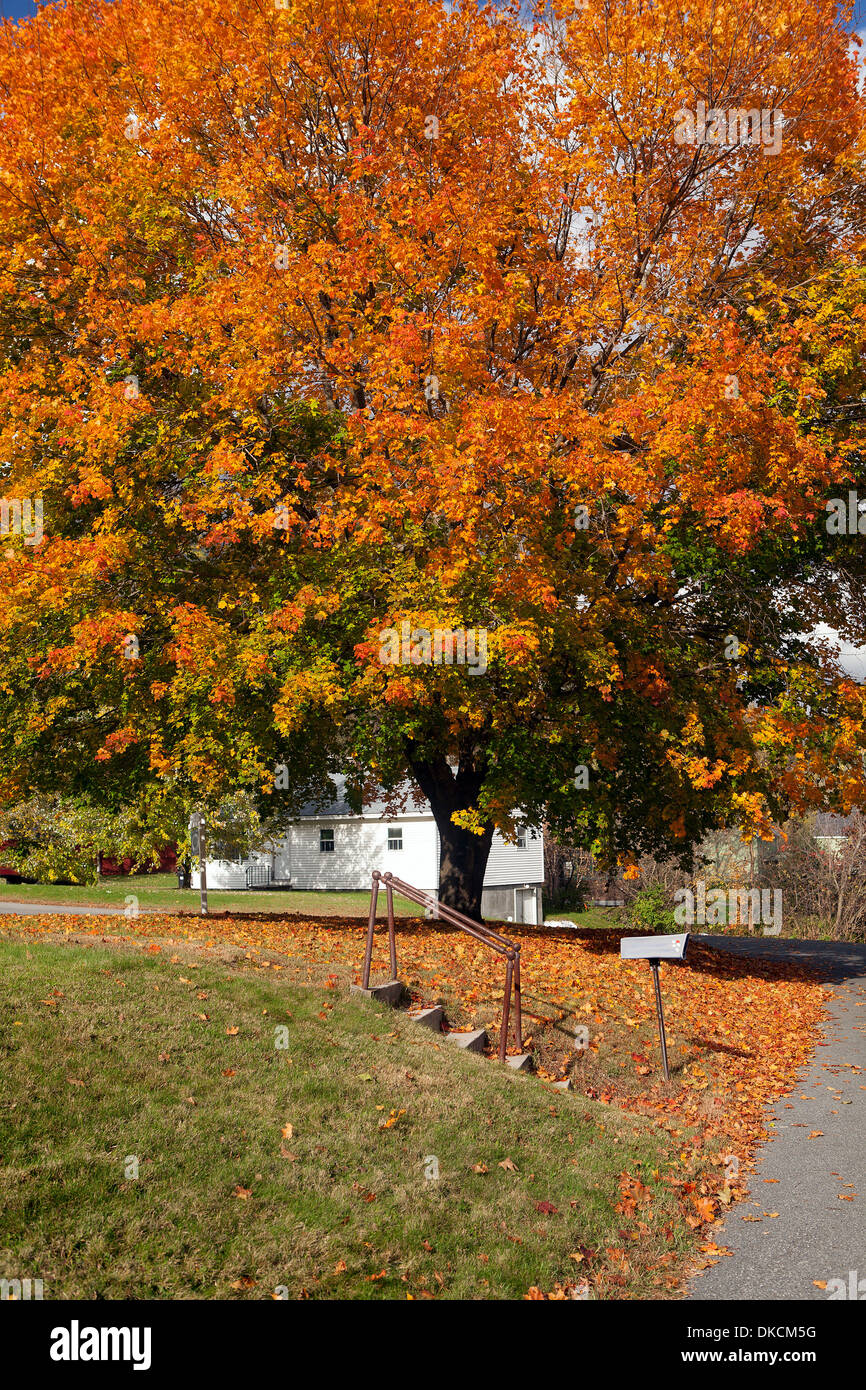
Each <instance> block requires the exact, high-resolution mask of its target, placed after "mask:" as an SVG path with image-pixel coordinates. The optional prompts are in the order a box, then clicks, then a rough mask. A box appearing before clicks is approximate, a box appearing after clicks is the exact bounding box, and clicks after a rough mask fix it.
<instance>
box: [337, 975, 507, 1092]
mask: <svg viewBox="0 0 866 1390" xmlns="http://www.w3.org/2000/svg"><path fill="white" fill-rule="evenodd" d="M351 990H352V993H353V994H363V995H364V997H365V998H366V999H378V1000H379V1001H380V1002H381V1003H382V1004H390V1005H391V1006H392V1007H393V1008H396V1006H397V1005H398V1004H399V1003H400V1001H401V1000H402V999H403V996H404V995H405V994H407V993H408V990H407V989H406V987H405V985H404V984H403V983H402V981H401V980H388V981H387V982H386V983H385V984H383V985H373V986H372V987H371V988H370V989H362V988H361V986H360V985H352V987H351ZM406 1017H407V1018H411V1020H412V1022H413V1023H417V1024H419V1025H420V1027H422V1028H429V1029H430V1030H431V1032H434V1033H443V1034H444V1036H445V1038H447V1040H448V1042H450V1043H453V1044H454V1046H455V1047H459V1048H460V1049H461V1050H462V1051H463V1052H482V1053H483V1052H484V1050H485V1048H486V1047H487V1046H488V1043H489V1041H490V1040H489V1038H488V1036H487V1033H486V1031H485V1029H484V1028H473V1029H468V1030H461V1031H459V1032H457V1031H453V1032H450V1033H445V1032H444V1026H445V1010H444V1009H443V1008H442V1005H441V1004H434V1005H433V1006H432V1007H431V1008H428V1009H409V1010H408V1012H407V1014H406ZM505 1062H506V1065H507V1066H509V1067H510V1068H511V1070H512V1071H532V1070H533V1060H532V1054H531V1053H530V1052H521V1053H520V1054H519V1055H518V1056H516V1057H506V1059H505Z"/></svg>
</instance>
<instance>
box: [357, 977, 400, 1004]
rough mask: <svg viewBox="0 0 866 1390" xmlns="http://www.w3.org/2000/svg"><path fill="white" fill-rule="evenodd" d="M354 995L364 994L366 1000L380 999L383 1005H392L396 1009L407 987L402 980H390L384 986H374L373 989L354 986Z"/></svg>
mask: <svg viewBox="0 0 866 1390" xmlns="http://www.w3.org/2000/svg"><path fill="white" fill-rule="evenodd" d="M351 988H352V993H353V994H363V995H364V997H365V999H378V1000H379V1001H380V1003H382V1004H391V1005H393V1006H395V1007H396V1005H397V1004H399V1003H400V1000H401V999H402V998H403V995H404V993H405V992H406V986H405V985H404V984H403V983H402V982H401V981H400V980H388V982H387V983H386V984H384V985H373V987H372V988H371V989H362V988H361V986H360V985H352V987H351Z"/></svg>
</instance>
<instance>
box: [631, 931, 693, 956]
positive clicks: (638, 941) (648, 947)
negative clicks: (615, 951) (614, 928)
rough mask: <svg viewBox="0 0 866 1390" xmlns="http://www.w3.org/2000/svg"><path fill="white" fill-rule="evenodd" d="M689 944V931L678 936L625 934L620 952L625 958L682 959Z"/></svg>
mask: <svg viewBox="0 0 866 1390" xmlns="http://www.w3.org/2000/svg"><path fill="white" fill-rule="evenodd" d="M688 944H689V934H688V932H679V933H678V935H676V936H624V937H622V939H621V941H620V943H619V953H620V955H621V956H622V958H623V960H682V959H683V957H684V956H685V954H686V947H687V946H688Z"/></svg>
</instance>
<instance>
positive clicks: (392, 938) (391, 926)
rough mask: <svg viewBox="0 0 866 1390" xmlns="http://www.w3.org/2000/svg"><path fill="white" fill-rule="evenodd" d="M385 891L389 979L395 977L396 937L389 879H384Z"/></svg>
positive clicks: (392, 898)
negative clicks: (389, 953) (389, 955)
mask: <svg viewBox="0 0 866 1390" xmlns="http://www.w3.org/2000/svg"><path fill="white" fill-rule="evenodd" d="M385 893H386V895H387V898H388V945H389V946H390V948H391V979H392V980H396V978H397V938H396V936H395V934H394V890H393V888H392V887H391V881H390V879H386V880H385Z"/></svg>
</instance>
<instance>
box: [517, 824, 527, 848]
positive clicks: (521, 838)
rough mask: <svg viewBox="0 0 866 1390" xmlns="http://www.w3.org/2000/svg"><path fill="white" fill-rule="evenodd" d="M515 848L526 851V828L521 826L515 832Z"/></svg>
mask: <svg viewBox="0 0 866 1390" xmlns="http://www.w3.org/2000/svg"><path fill="white" fill-rule="evenodd" d="M517 848H518V849H526V826H525V825H521V826H519V827H518V831H517Z"/></svg>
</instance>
